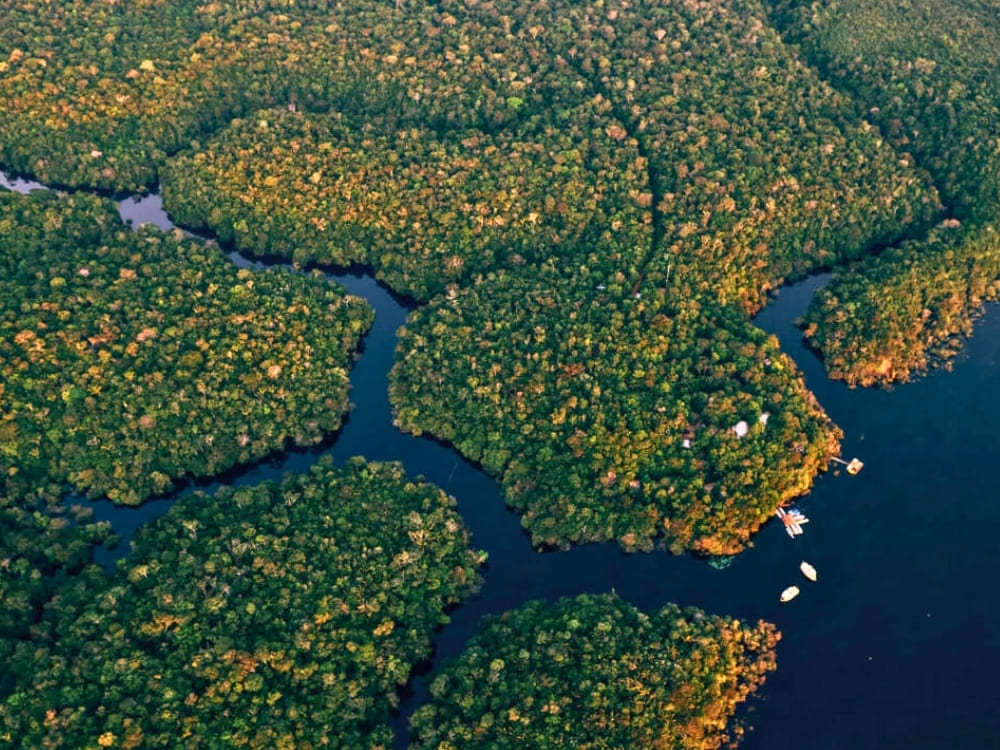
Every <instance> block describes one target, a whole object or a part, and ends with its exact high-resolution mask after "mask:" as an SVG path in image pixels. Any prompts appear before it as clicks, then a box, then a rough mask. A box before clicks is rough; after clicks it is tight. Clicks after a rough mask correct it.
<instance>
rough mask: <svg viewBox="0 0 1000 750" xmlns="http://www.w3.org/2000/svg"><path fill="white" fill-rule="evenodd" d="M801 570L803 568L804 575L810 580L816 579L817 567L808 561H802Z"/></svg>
mask: <svg viewBox="0 0 1000 750" xmlns="http://www.w3.org/2000/svg"><path fill="white" fill-rule="evenodd" d="M799 570H801V571H802V575H804V576H805V577H806V578H808V579H809V580H810V581H815V580H816V568H814V567H813V566H812V565H810V564H809V563H807V562H806V561H805V560H803V561H802V564H801V565H800V566H799Z"/></svg>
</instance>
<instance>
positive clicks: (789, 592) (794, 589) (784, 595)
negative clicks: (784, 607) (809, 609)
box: [781, 586, 799, 602]
mask: <svg viewBox="0 0 1000 750" xmlns="http://www.w3.org/2000/svg"><path fill="white" fill-rule="evenodd" d="M798 595H799V587H798V586H789V587H788V588H787V589H785V590H784V591H782V592H781V601H783V602H790V601H791V600H792V599H794V598H795V597H797V596H798Z"/></svg>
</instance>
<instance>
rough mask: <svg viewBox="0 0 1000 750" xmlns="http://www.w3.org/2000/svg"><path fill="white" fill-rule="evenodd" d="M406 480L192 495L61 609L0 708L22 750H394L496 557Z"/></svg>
mask: <svg viewBox="0 0 1000 750" xmlns="http://www.w3.org/2000/svg"><path fill="white" fill-rule="evenodd" d="M454 504H455V501H454V499H453V498H449V497H448V496H446V495H445V494H444V493H443V492H442V491H441V490H439V489H437V488H435V487H432V486H430V485H428V484H425V483H417V482H412V481H410V480H409V479H408V478H407V477H406V476H405V474H404V472H403V471H402V469H401V468H400V467H399V466H397V465H393V464H369V463H366V462H365V461H363V460H361V459H355V460H352V461H351V462H349V464H348V465H347V466H346V467H344V468H339V469H334V468H332V467H330V466H329V465H317V466H314V467H313V468H312V469H311V470H310V471H309V472H308V474H303V475H297V476H293V477H289V478H288V479H287V480H286V481H285V482H283V483H281V484H278V483H273V482H271V483H265V484H263V485H260V486H257V487H248V488H240V489H224V490H221V491H220V492H219V493H218V494H217V495H216V496H214V497H204V496H201V495H198V494H196V495H189V496H187V497H185V498H183V499H182V500H180V501H178V502H177V503H176V504H175V505H174V506H173V508H172V509H171V511H170V512H169V513H168V515H167V516H165V517H164V518H162V519H160V520H159V521H157V522H156V523H155V524H154V525H153V526H152V527H149V528H146V529H143V530H142V532H141V533H140V534H139V535H138V536H137V537H136V538H135V540H134V541H133V549H132V552H131V553H130V554H129V556H128V557H127V558H125V559H123V560H121V561H120V562H119V563H118V567H117V569H116V571H115V573H114V575H113V576H112V577H111V578H110V579H108V580H105V579H103V578H100V577H98V579H96V580H94V579H91V580H90V581H89V585H79V586H77V587H75V588H73V589H70V590H66V591H64V592H63V594H62V596H61V598H60V600H59V601H58V602H57V604H56V605H54V606H51V607H49V608H48V611H47V612H46V618H47V620H51V621H52V623H51V628H52V629H53V630H54V633H55V639H54V642H53V643H52V644H51V646H50V647H49V648H47V649H42V648H41V647H40V646H39V647H38V648H36V649H22V650H21V651H19V653H18V654H17V658H15V659H14V668H15V669H16V670H17V671H18V675H19V678H20V682H19V684H18V685H17V689H16V690H14V691H13V692H12V693H11V694H10V695H9V696H8V697H7V699H6V701H5V702H4V703H3V704H0V739H3V740H4V741H5V742H7V743H11V744H10V746H11V747H19V748H26V749H27V748H39V747H52V748H55V747H65V748H83V747H98V746H100V747H146V748H155V747H178V746H183V747H187V748H196V747H220V746H239V747H255V748H268V749H269V750H270V749H272V748H298V747H320V746H322V745H325V744H328V743H330V742H331V741H332V742H334V743H336V744H335V746H337V747H345V748H348V747H349V748H362V747H363V748H372V749H373V750H375V749H376V748H386V747H388V746H389V745H390V744H391V732H390V731H389V727H388V724H387V721H388V717H389V711H390V708H391V707H392V706H393V705H395V704H396V702H397V700H398V698H397V694H396V691H397V688H398V687H399V686H401V685H403V684H404V683H405V682H406V681H407V680H408V679H409V676H410V671H411V669H412V668H413V666H414V664H415V663H417V662H418V661H420V660H422V659H426V658H427V656H428V655H429V654H430V636H431V633H432V632H433V630H434V629H435V628H437V627H438V626H439V625H440V624H441V623H443V622H446V621H447V615H446V614H445V609H446V608H447V607H449V606H451V605H454V604H456V603H458V602H459V601H461V600H463V599H464V598H466V597H467V596H468V595H469V594H470V593H471V592H472V591H473V590H474V588H475V586H476V585H477V582H478V573H477V569H478V568H479V566H480V565H481V563H482V562H483V558H484V556H483V555H482V554H481V553H477V552H475V551H473V550H472V549H470V547H469V537H468V533H467V532H466V530H465V528H464V526H463V525H462V522H461V519H460V518H459V516H458V514H457V513H456V512H455V509H454Z"/></svg>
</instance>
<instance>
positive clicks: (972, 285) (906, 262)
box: [805, 222, 1000, 386]
mask: <svg viewBox="0 0 1000 750" xmlns="http://www.w3.org/2000/svg"><path fill="white" fill-rule="evenodd" d="M955 223H957V222H955ZM998 279H1000V237H998V235H997V232H996V231H995V230H994V229H992V228H991V227H985V228H984V227H979V228H972V229H964V228H961V227H959V226H953V225H952V226H947V225H946V226H943V227H940V228H938V229H935V230H934V231H933V232H932V233H931V234H930V236H929V238H928V239H927V240H925V241H912V242H908V243H904V244H903V245H900V246H899V247H895V248H891V249H889V250H886V251H885V252H884V253H882V254H881V255H879V256H877V257H874V258H869V259H866V260H865V261H864V262H863V263H862V264H860V265H859V266H858V267H856V268H852V269H850V270H845V271H843V272H840V273H837V274H836V275H834V277H833V280H832V281H831V282H830V284H829V285H828V286H827V287H826V288H824V289H821V290H820V291H819V292H817V294H816V297H815V298H814V300H813V302H812V304H811V306H810V308H809V311H808V313H807V314H806V317H805V324H806V329H805V333H806V336H807V338H808V340H809V342H810V344H811V345H812V346H814V347H815V348H816V349H818V350H819V351H820V352H822V354H823V360H824V362H825V364H826V368H827V372H828V373H829V375H830V377H832V378H836V379H840V380H845V381H846V382H847V383H848V384H849V385H863V386H867V385H877V384H887V383H893V382H905V381H907V380H909V379H910V378H911V377H912V376H913V375H915V374H919V373H922V372H923V371H925V370H926V369H927V368H928V367H929V366H935V365H938V364H944V365H945V366H950V359H951V357H953V356H954V355H955V354H956V353H957V352H958V351H959V350H960V348H961V340H962V338H963V337H965V336H968V335H970V334H971V332H972V322H973V319H974V318H975V317H976V316H977V315H978V314H979V313H980V312H981V311H982V305H983V303H984V302H986V301H988V300H995V299H996V298H997V294H998V292H1000V283H998V281H997V280H998Z"/></svg>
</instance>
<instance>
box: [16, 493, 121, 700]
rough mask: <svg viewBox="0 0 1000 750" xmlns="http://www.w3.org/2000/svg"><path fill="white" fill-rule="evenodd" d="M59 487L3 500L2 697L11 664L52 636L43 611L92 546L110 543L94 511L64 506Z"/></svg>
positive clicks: (81, 565)
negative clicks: (16, 656)
mask: <svg viewBox="0 0 1000 750" xmlns="http://www.w3.org/2000/svg"><path fill="white" fill-rule="evenodd" d="M58 489H59V488H58V487H56V488H43V489H40V490H37V491H35V492H33V493H31V495H30V496H28V497H18V498H14V497H9V496H2V497H0V696H3V695H6V694H7V692H8V691H9V690H10V689H11V687H12V684H13V681H14V679H15V678H14V675H12V674H11V672H10V670H9V669H8V666H9V664H10V662H11V660H12V659H13V658H14V654H15V652H17V651H18V650H19V649H21V648H26V647H27V646H26V644H25V643H24V642H23V641H26V640H27V639H31V640H32V641H35V642H36V643H37V642H41V641H47V640H49V639H50V638H51V633H49V632H48V629H47V627H46V625H45V624H44V623H42V622H40V614H41V609H42V607H43V606H44V604H45V602H47V601H49V600H50V599H51V598H52V597H53V596H54V595H55V593H56V592H57V591H58V590H60V589H61V588H62V587H64V586H66V585H67V584H68V583H70V582H71V581H72V580H73V576H75V575H77V574H79V573H80V572H81V571H82V569H83V568H84V566H85V565H86V564H87V563H88V562H89V561H90V554H91V548H92V547H93V546H94V545H95V544H101V543H103V542H107V541H110V540H111V537H112V535H111V534H110V530H109V527H108V524H106V523H100V524H97V523H93V522H91V521H90V519H91V518H92V516H93V511H91V509H89V508H82V507H79V506H76V507H73V508H66V507H65V506H63V505H62V504H60V502H59V493H58Z"/></svg>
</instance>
